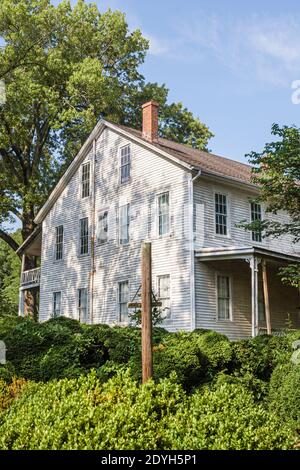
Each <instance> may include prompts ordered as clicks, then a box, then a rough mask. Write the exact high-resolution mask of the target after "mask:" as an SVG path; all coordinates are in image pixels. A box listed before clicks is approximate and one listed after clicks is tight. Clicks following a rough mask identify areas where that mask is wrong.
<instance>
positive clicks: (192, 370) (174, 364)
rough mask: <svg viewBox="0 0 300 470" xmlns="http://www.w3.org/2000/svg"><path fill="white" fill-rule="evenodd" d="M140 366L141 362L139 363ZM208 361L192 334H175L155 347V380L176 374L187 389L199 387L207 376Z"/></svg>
mask: <svg viewBox="0 0 300 470" xmlns="http://www.w3.org/2000/svg"><path fill="white" fill-rule="evenodd" d="M137 363H138V364H140V361H138V362H137ZM206 365H207V360H206V357H205V355H204V354H202V352H201V350H200V348H199V345H198V342H197V339H196V337H193V336H192V335H191V334H190V333H184V332H180V333H173V334H169V335H167V336H165V337H164V339H163V341H162V342H161V343H160V344H159V345H157V346H155V347H154V354H153V370H154V379H155V380H158V379H161V378H165V377H169V376H170V374H172V372H175V373H176V376H177V380H178V382H179V383H181V384H182V385H183V387H184V388H185V389H190V388H192V387H194V386H197V385H199V384H200V383H201V382H202V381H203V380H204V378H205V376H206Z"/></svg>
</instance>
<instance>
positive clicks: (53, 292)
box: [50, 290, 63, 318]
mask: <svg viewBox="0 0 300 470" xmlns="http://www.w3.org/2000/svg"><path fill="white" fill-rule="evenodd" d="M58 293H60V313H59V315H57V316H55V315H54V294H58ZM62 300H63V295H62V291H61V290H53V291H52V305H51V317H50V318H58V317H61V316H63V308H62V306H63V302H62Z"/></svg>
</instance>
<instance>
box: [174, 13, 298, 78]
mask: <svg viewBox="0 0 300 470" xmlns="http://www.w3.org/2000/svg"><path fill="white" fill-rule="evenodd" d="M178 34H179V35H181V37H182V39H183V43H184V47H185V48H186V50H187V54H188V50H189V49H199V50H201V49H202V50H205V51H206V54H209V55H210V56H211V54H213V55H214V57H215V58H216V59H217V60H219V61H222V62H223V63H224V64H225V65H226V66H227V67H230V68H231V69H232V70H234V71H235V72H237V73H242V74H245V73H246V74H249V76H255V77H256V78H258V79H260V80H261V81H264V82H267V83H272V84H275V85H286V84H287V83H290V81H291V79H293V78H295V74H297V73H299V70H300V43H299V39H298V38H299V36H300V17H298V18H296V19H295V18H294V17H291V16H288V15H286V16H282V17H276V18H264V17H258V16H253V17H251V18H247V19H244V20H240V19H232V18H224V17H218V16H216V15H211V16H208V15H206V14H205V13H203V12H202V13H201V14H198V15H194V19H193V21H189V22H188V23H181V24H180V25H179V27H178Z"/></svg>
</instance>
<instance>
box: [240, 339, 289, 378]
mask: <svg viewBox="0 0 300 470" xmlns="http://www.w3.org/2000/svg"><path fill="white" fill-rule="evenodd" d="M232 347H233V369H234V370H235V371H238V372H239V373H240V374H241V375H243V374H245V373H246V372H249V373H251V374H253V375H254V376H255V377H257V378H258V379H261V380H267V381H268V380H269V379H270V377H271V374H272V372H273V370H274V369H275V367H276V366H277V364H279V363H283V362H285V361H286V360H288V358H289V357H290V354H291V353H290V344H289V340H288V337H287V336H280V337H278V336H267V335H262V336H257V337H256V338H254V339H247V340H241V341H237V342H235V343H234V344H233V346H232Z"/></svg>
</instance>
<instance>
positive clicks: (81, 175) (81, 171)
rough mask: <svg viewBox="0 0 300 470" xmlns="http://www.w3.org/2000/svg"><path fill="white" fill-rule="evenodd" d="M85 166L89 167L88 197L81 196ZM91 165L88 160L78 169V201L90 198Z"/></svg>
mask: <svg viewBox="0 0 300 470" xmlns="http://www.w3.org/2000/svg"><path fill="white" fill-rule="evenodd" d="M85 165H89V194H88V196H83V195H82V185H83V181H82V179H83V167H84V166H85ZM91 172H92V165H91V162H90V161H89V160H88V161H86V162H83V163H82V164H81V167H80V199H88V198H89V197H91V175H92V173H91Z"/></svg>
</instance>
